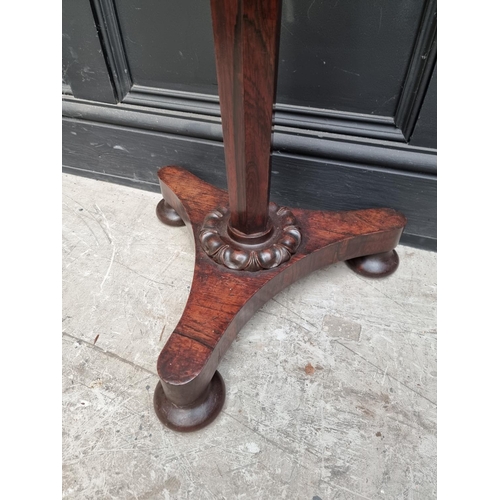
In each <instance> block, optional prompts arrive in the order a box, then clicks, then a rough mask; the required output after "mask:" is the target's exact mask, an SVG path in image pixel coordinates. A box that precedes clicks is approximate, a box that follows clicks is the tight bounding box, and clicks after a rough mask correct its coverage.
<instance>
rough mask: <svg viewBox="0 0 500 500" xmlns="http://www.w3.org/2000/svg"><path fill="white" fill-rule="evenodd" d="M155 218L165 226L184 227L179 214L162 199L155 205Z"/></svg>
mask: <svg viewBox="0 0 500 500" xmlns="http://www.w3.org/2000/svg"><path fill="white" fill-rule="evenodd" d="M156 216H157V217H158V219H160V220H161V221H162V222H163V224H166V225H167V226H174V227H179V226H184V221H183V220H182V219H181V218H180V216H179V214H178V213H177V212H176V211H175V210H174V209H173V208H172V207H171V206H170V205H169V204H168V203H167V202H166V201H165V200H164V199H163V198H162V199H161V200H160V201H159V203H158V205H156Z"/></svg>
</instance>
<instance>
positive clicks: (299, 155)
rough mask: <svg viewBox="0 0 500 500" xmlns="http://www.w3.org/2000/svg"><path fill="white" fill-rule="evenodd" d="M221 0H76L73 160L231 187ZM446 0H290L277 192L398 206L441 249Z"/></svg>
mask: <svg viewBox="0 0 500 500" xmlns="http://www.w3.org/2000/svg"><path fill="white" fill-rule="evenodd" d="M209 8H210V5H209V1H208V0H185V1H183V2H179V1H178V0H175V1H174V0H120V1H113V0H63V27H62V28H63V164H64V170H65V171H67V172H71V173H75V174H78V175H85V176H90V177H94V178H100V179H103V180H108V181H111V182H119V183H123V184H127V185H133V186H135V187H140V188H143V189H148V190H154V191H159V189H158V184H157V180H156V170H157V169H158V168H159V167H161V166H163V165H166V164H177V165H181V166H184V167H186V168H188V169H189V170H191V171H192V172H194V173H196V174H197V175H199V176H200V177H201V178H203V179H205V180H207V181H209V182H212V183H214V184H216V185H218V186H221V187H222V186H224V185H225V170H224V157H223V149H222V132H221V126H220V114H219V107H218V98H217V80H216V76H215V62H214V52H213V37H212V31H211V30H212V28H211V21H210V10H209ZM436 78H437V77H436V4H435V0H374V1H371V2H366V1H365V0H283V16H282V29H281V39H280V64H279V77H278V92H277V104H276V118H275V134H274V138H273V148H274V153H273V173H272V185H271V197H272V199H273V200H274V201H276V202H278V203H280V204H287V205H291V206H300V207H305V208H316V209H325V210H329V209H336V210H338V209H341V210H343V209H354V208H367V207H381V206H387V207H391V208H395V209H397V210H400V211H402V212H403V213H404V214H405V215H406V216H407V217H408V226H407V229H406V231H405V234H404V236H403V242H404V243H406V244H410V245H413V246H417V247H421V248H427V249H435V247H436V239H435V238H436Z"/></svg>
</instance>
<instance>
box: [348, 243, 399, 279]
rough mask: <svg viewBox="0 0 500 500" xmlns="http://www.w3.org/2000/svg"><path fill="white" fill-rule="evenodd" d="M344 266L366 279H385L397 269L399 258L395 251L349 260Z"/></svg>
mask: <svg viewBox="0 0 500 500" xmlns="http://www.w3.org/2000/svg"><path fill="white" fill-rule="evenodd" d="M346 264H347V265H348V266H349V268H350V269H352V270H353V271H354V272H355V273H358V274H360V275H361V276H365V277H367V278H385V277H386V276H389V275H391V274H392V273H394V272H395V271H396V269H397V268H398V267H399V256H398V254H397V252H396V250H391V251H389V252H383V253H377V254H374V255H366V256H363V257H356V258H355V259H349V260H347V261H346Z"/></svg>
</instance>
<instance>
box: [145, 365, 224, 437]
mask: <svg viewBox="0 0 500 500" xmlns="http://www.w3.org/2000/svg"><path fill="white" fill-rule="evenodd" d="M225 399H226V387H225V385H224V380H223V378H222V377H221V375H220V373H219V372H218V371H216V372H215V374H214V376H213V378H212V380H211V381H210V383H209V384H208V387H207V389H206V390H205V391H204V393H203V394H202V395H201V396H200V397H199V398H198V399H197V400H196V401H194V402H193V403H191V404H189V405H186V406H176V405H175V404H173V403H172V402H171V401H169V400H168V399H167V397H166V396H165V392H164V391H163V387H162V385H161V382H158V385H157V386H156V390H155V394H154V407H155V412H156V416H157V417H158V418H159V419H160V421H161V422H162V424H164V425H166V426H167V427H168V428H170V429H172V430H174V431H178V432H191V431H196V430H198V429H201V428H203V427H205V426H206V425H208V424H209V423H211V422H212V421H213V420H214V419H215V417H216V416H217V415H218V414H219V413H220V411H221V410H222V406H223V405H224V400H225Z"/></svg>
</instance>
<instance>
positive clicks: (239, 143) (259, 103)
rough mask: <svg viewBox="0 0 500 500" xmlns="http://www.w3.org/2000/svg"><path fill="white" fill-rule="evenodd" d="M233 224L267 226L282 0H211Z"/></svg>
mask: <svg viewBox="0 0 500 500" xmlns="http://www.w3.org/2000/svg"><path fill="white" fill-rule="evenodd" d="M211 7H212V24H213V31H214V42H215V59H216V67H217V81H218V85H219V96H220V106H221V115H222V130H223V136H224V153H225V158H226V171H227V183H228V190H229V207H230V210H231V217H230V226H231V227H232V228H233V229H234V230H235V231H236V232H238V233H240V237H242V238H243V237H244V235H251V234H257V235H258V234H262V233H266V232H267V231H269V229H270V228H269V225H268V205H269V184H270V161H271V157H270V153H271V131H272V118H273V103H274V99H275V94H276V79H277V66H278V45H279V44H278V39H279V31H280V30H279V28H280V19H281V0H238V1H235V0H211Z"/></svg>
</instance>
